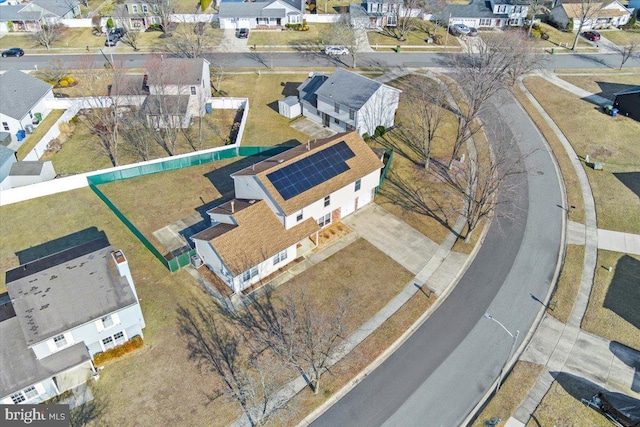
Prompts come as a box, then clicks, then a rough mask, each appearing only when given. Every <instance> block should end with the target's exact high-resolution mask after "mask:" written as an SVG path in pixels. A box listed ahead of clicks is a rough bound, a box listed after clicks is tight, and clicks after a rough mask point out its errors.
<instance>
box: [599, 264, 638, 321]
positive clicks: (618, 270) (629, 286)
mask: <svg viewBox="0 0 640 427" xmlns="http://www.w3.org/2000/svg"><path fill="white" fill-rule="evenodd" d="M614 271H615V273H614V275H613V278H612V279H611V283H610V284H609V288H608V290H607V295H606V296H605V298H604V303H603V307H604V308H608V309H609V310H611V311H613V312H614V313H616V314H617V315H618V316H620V317H622V318H623V319H624V320H626V321H627V322H629V323H631V325H633V326H635V327H636V328H638V329H640V310H639V309H638V301H640V286H638V283H640V261H638V260H637V259H635V258H633V257H630V256H629V255H624V256H622V258H620V259H619V260H618V262H617V264H616V267H615V270H614Z"/></svg>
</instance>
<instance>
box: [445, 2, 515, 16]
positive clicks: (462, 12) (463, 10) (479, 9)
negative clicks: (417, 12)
mask: <svg viewBox="0 0 640 427" xmlns="http://www.w3.org/2000/svg"><path fill="white" fill-rule="evenodd" d="M449 13H450V14H451V17H452V18H495V19H505V18H506V17H507V16H506V15H496V14H494V13H493V11H492V10H491V4H490V3H489V2H488V1H486V2H485V1H484V0H473V1H472V2H471V3H470V4H467V5H462V4H448V5H447V7H446V9H445V13H443V14H442V15H440V16H446V15H447V14H449Z"/></svg>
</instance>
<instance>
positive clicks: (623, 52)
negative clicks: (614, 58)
mask: <svg viewBox="0 0 640 427" xmlns="http://www.w3.org/2000/svg"><path fill="white" fill-rule="evenodd" d="M615 51H616V52H618V53H619V54H620V70H622V67H624V64H625V63H626V62H627V61H628V60H629V59H630V58H640V38H633V39H631V40H629V43H628V44H627V45H623V46H618V45H616V47H615Z"/></svg>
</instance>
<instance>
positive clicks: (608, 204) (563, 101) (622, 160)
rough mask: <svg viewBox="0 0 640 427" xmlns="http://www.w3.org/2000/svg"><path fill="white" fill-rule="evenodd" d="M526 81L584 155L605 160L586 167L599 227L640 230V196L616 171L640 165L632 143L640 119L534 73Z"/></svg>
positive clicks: (638, 127) (639, 127) (578, 150)
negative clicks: (599, 166) (608, 111)
mask: <svg viewBox="0 0 640 427" xmlns="http://www.w3.org/2000/svg"><path fill="white" fill-rule="evenodd" d="M525 84H526V85H527V88H528V89H529V90H530V91H531V93H532V94H533V95H534V96H535V97H536V98H537V99H538V102H540V103H541V104H542V106H543V107H544V108H545V110H546V111H547V113H549V115H550V116H551V118H552V119H553V120H554V121H555V122H556V124H557V125H558V126H559V127H560V129H561V130H562V132H563V133H564V135H565V136H566V137H567V139H568V140H569V141H570V142H571V144H572V146H573V147H574V149H575V150H576V153H577V154H578V155H579V156H584V155H586V154H589V155H590V156H591V159H592V161H599V162H604V163H605V170H604V171H594V170H593V169H591V168H589V167H587V168H585V170H586V172H587V176H588V177H589V181H590V183H591V188H592V191H593V195H594V199H595V201H596V213H597V217H598V227H599V228H604V229H610V230H618V231H624V232H629V233H636V234H640V201H639V200H638V197H637V195H636V194H634V193H633V192H632V191H631V190H630V189H629V188H627V187H626V186H625V185H624V184H623V183H622V182H620V181H619V180H618V179H617V178H616V177H615V176H614V175H613V173H614V172H631V171H637V170H638V169H639V168H640V148H639V147H638V146H637V144H630V143H629V142H630V141H634V140H636V139H637V135H638V131H640V123H638V122H636V121H634V120H631V119H629V118H626V117H620V116H618V117H610V116H607V115H605V114H603V113H602V112H601V111H600V109H599V108H598V107H596V106H595V105H593V104H591V103H589V102H587V101H583V100H580V99H578V98H577V97H576V96H575V95H573V94H571V93H568V92H566V91H565V90H563V89H560V88H558V87H557V86H555V85H553V84H551V83H548V82H547V81H546V80H544V79H542V78H539V77H532V78H529V79H527V80H526V81H525ZM576 117H579V118H580V120H576V119H575V118H576ZM623 207H624V208H623Z"/></svg>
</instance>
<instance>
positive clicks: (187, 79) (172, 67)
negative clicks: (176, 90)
mask: <svg viewBox="0 0 640 427" xmlns="http://www.w3.org/2000/svg"><path fill="white" fill-rule="evenodd" d="M205 62H206V63H207V64H208V63H209V62H208V61H207V60H206V59H202V58H195V59H193V58H164V59H162V60H161V62H160V63H159V64H157V66H156V65H154V66H153V69H149V70H148V72H149V78H148V81H147V84H148V85H149V86H152V85H199V84H201V83H202V74H203V72H202V69H203V67H204V63H205ZM204 77H205V78H209V76H208V75H206V76H204Z"/></svg>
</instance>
